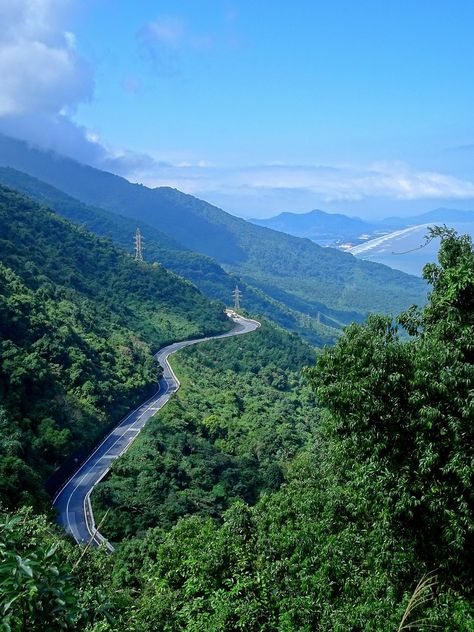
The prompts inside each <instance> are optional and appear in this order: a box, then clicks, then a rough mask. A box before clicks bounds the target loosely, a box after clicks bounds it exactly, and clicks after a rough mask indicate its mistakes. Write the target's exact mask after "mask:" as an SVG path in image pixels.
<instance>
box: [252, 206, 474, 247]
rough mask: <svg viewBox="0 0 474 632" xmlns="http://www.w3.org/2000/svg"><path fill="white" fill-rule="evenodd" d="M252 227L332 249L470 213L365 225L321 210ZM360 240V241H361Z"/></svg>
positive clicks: (472, 217)
mask: <svg viewBox="0 0 474 632" xmlns="http://www.w3.org/2000/svg"><path fill="white" fill-rule="evenodd" d="M250 221H251V222H252V223H253V224H257V225H258V226H265V227H267V228H272V229H273V230H279V231H281V232H283V233H288V234H289V235H295V236H297V237H307V238H308V239H312V240H313V241H315V242H316V243H318V244H321V245H326V244H328V245H335V244H337V243H338V242H343V241H357V242H359V241H363V240H364V238H365V239H367V236H370V237H373V236H375V235H376V234H377V233H380V232H388V231H394V230H400V229H402V228H407V227H409V226H415V225H420V224H431V223H435V222H441V223H471V222H474V211H458V210H456V209H448V208H438V209H435V210H433V211H428V212H427V213H423V214H421V215H414V216H412V217H387V218H386V219H382V220H376V221H367V220H363V219H360V218H359V217H349V216H348V215H343V214H341V213H326V212H325V211H321V210H314V211H310V212H309V213H280V214H279V215H275V216H274V217H270V218H268V219H251V220H250ZM361 238H362V239H361Z"/></svg>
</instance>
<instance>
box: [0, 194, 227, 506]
mask: <svg viewBox="0 0 474 632" xmlns="http://www.w3.org/2000/svg"><path fill="white" fill-rule="evenodd" d="M223 307H224V306H223V305H222V304H219V303H214V302H211V301H210V300H209V299H208V298H206V297H205V296H204V295H203V294H201V293H200V292H199V291H198V290H197V289H196V288H195V287H194V286H193V285H192V284H191V283H189V282H187V281H185V280H183V279H181V278H180V277H178V276H176V275H175V274H173V273H170V272H168V271H167V270H165V269H164V268H163V267H162V266H160V265H158V264H153V265H150V264H147V263H140V262H136V261H134V260H133V259H132V257H130V256H129V255H127V254H125V253H123V252H122V251H120V250H118V249H117V248H115V247H114V246H112V245H111V243H110V241H108V240H105V239H101V238H98V237H96V236H95V235H93V234H91V233H89V232H88V231H86V230H85V229H83V228H80V227H77V226H74V225H72V224H71V223H69V222H67V221H66V220H64V219H62V218H60V217H59V216H57V215H56V214H55V213H53V212H52V211H49V210H47V209H45V208H42V207H40V206H38V205H37V204H36V203H34V202H33V201H31V200H29V199H28V198H26V197H24V196H21V195H18V194H17V193H15V192H13V191H11V190H10V189H7V188H5V187H0V402H1V405H0V435H1V436H2V441H3V439H5V438H9V439H8V441H9V442H7V443H8V445H7V447H6V448H5V446H4V445H2V446H1V447H2V450H1V451H0V500H1V501H2V502H6V501H10V502H11V499H12V498H13V499H16V502H18V503H20V504H21V502H25V503H27V504H33V505H38V503H41V499H42V498H43V494H44V492H42V485H43V483H44V481H45V479H46V478H47V477H48V476H49V475H51V474H52V472H53V470H55V468H56V467H57V466H58V465H59V464H60V463H62V462H63V460H64V459H65V458H66V456H68V455H70V454H71V453H72V452H73V451H75V450H77V449H80V448H84V449H85V448H87V449H89V448H90V447H91V445H93V443H94V442H95V441H96V440H97V439H98V438H99V437H100V436H101V435H102V433H103V432H104V431H105V430H106V429H107V428H108V426H109V425H110V423H111V422H114V421H117V420H118V419H119V418H120V417H122V415H123V414H124V413H125V412H126V411H127V410H129V408H130V407H131V406H132V405H133V404H134V403H135V402H138V401H140V399H143V398H144V396H145V395H146V393H147V391H148V390H149V389H151V388H154V385H155V383H156V377H157V368H156V366H155V363H154V361H153V358H152V355H151V351H152V350H153V349H156V348H157V347H160V346H162V345H164V344H166V343H168V342H170V341H174V340H177V339H183V338H188V337H193V336H194V337H199V336H202V335H205V334H211V333H216V332H220V331H224V330H226V329H227V328H228V327H229V324H228V319H227V318H226V316H225V314H224V311H223ZM16 490H17V491H16ZM43 500H44V499H43Z"/></svg>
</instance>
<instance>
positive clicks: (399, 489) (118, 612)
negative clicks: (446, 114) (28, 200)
mask: <svg viewBox="0 0 474 632" xmlns="http://www.w3.org/2000/svg"><path fill="white" fill-rule="evenodd" d="M437 233H438V235H439V236H441V237H442V243H441V250H440V254H439V264H438V265H434V264H433V265H431V266H429V267H427V268H426V269H425V278H426V280H427V281H428V282H429V283H430V284H431V285H432V292H431V295H430V297H429V301H428V304H427V305H426V307H425V308H424V309H422V310H416V309H411V310H408V311H407V312H405V313H403V314H402V315H401V316H400V317H399V318H398V324H394V322H393V321H392V320H391V319H389V318H386V317H382V316H373V317H371V318H370V319H369V320H368V322H367V323H365V324H362V325H356V324H354V325H351V326H350V327H349V328H348V329H347V330H346V331H345V333H344V334H343V336H342V337H341V339H340V341H339V342H338V343H337V345H335V346H334V347H333V348H327V349H326V350H325V351H323V352H322V353H321V354H319V355H318V359H317V362H316V365H315V366H314V367H312V368H310V369H308V370H307V371H306V372H305V378H306V380H307V382H306V384H305V385H304V386H301V385H298V384H297V383H296V382H295V381H294V376H293V377H291V378H290V381H289V382H288V381H287V376H288V375H289V374H288V373H287V370H288V369H290V375H291V369H292V368H297V367H298V366H300V365H301V363H306V362H310V361H311V358H310V357H308V355H307V353H308V352H307V351H306V350H305V348H304V347H302V346H301V343H299V342H298V341H297V338H295V337H293V338H292V337H288V334H285V335H284V336H280V337H278V334H277V338H274V335H275V330H274V329H273V330H270V334H271V335H270V338H269V339H268V340H267V341H266V342H265V341H262V340H260V342H259V338H258V336H259V334H256V335H252V336H248V337H244V339H242V340H240V341H238V340H236V339H234V340H233V341H228V343H226V344H229V345H232V346H234V348H233V349H231V348H230V349H228V350H227V351H230V353H227V352H225V353H222V350H221V353H219V350H217V349H213V347H212V346H211V345H206V346H207V347H208V348H207V349H204V348H203V349H196V350H194V351H192V352H191V353H189V352H188V355H187V357H185V355H183V356H182V357H180V358H179V361H178V364H180V368H181V369H183V370H184V376H183V391H182V392H181V393H180V400H179V401H176V405H175V406H173V407H172V408H170V409H169V411H168V413H167V414H166V415H165V416H161V417H160V418H157V419H156V420H153V423H154V427H153V432H151V433H150V434H148V435H147V436H144V437H143V442H142V443H141V444H138V446H137V448H138V449H137V452H136V453H135V454H134V458H133V459H126V460H125V461H124V462H123V467H119V468H118V469H117V471H116V472H115V473H113V474H112V477H111V479H110V481H109V485H107V483H106V484H105V486H104V488H103V490H104V495H103V496H102V498H101V499H99V502H102V501H106V502H105V504H108V503H110V504H111V505H112V512H113V516H114V517H113V521H114V522H113V524H112V525H110V528H111V530H112V531H113V530H114V528H116V531H117V534H116V535H117V536H118V537H119V538H120V537H123V535H124V534H126V535H127V537H126V540H125V541H124V542H123V544H122V545H121V546H119V547H118V548H117V550H116V552H115V554H114V555H113V556H108V557H107V556H106V555H105V553H104V552H101V551H95V550H84V551H80V550H78V549H77V548H73V547H71V545H70V544H69V543H68V542H66V541H65V540H63V539H61V538H60V537H59V535H58V534H57V533H56V532H54V530H53V529H52V527H51V525H49V524H48V523H46V522H45V521H44V519H42V518H41V517H34V516H32V514H31V512H28V511H27V510H26V509H23V510H21V511H20V512H19V513H18V515H17V516H13V517H12V516H8V515H5V513H3V514H2V513H0V560H1V562H2V563H1V564H0V573H1V577H2V593H0V604H1V606H2V611H3V613H4V614H3V616H4V621H5V622H6V623H8V624H9V625H10V627H11V628H12V629H13V630H21V629H48V626H49V627H50V628H51V626H52V623H54V625H56V628H60V627H62V628H64V629H74V630H84V631H85V632H92V631H94V632H99V631H100V632H112V631H113V632H125V631H126V632H156V631H161V630H163V631H168V632H178V631H180V632H181V631H187V632H208V631H209V630H214V631H216V632H221V631H222V632H224V631H227V630H247V631H248V632H261V631H266V632H313V631H315V632H318V631H320V632H326V631H329V630H331V631H332V630H338V631H339V630H340V631H341V632H343V631H344V632H345V631H346V630H351V631H352V630H353V631H354V632H362V631H364V632H393V631H394V630H397V629H398V630H403V629H410V627H414V626H415V627H416V628H417V629H426V630H431V629H440V630H443V632H471V631H472V630H473V629H474V606H473V604H474V600H473V596H474V584H473V577H474V572H473V566H472V555H471V552H472V542H473V534H474V531H473V524H474V516H473V508H474V498H473V492H472V490H473V480H472V477H473V471H472V462H473V458H474V455H473V447H474V437H473V427H472V411H473V404H474V400H473V395H474V358H473V354H472V341H473V340H474V249H473V246H472V242H471V240H470V238H469V237H466V236H464V237H458V236H456V235H455V234H454V233H453V232H452V231H441V230H438V231H437ZM399 326H402V327H403V328H404V329H406V330H407V331H408V332H409V333H410V335H411V337H410V338H409V339H407V338H406V337H401V336H400V335H399V331H398V327H399ZM272 331H273V333H272ZM262 335H263V336H265V331H264V329H262ZM268 343H270V344H268ZM275 343H276V344H275ZM220 344H222V345H224V343H220ZM255 345H258V346H257V348H256V347H255ZM275 350H276V351H277V352H278V353H277V355H275ZM293 356H295V359H296V362H294V361H292V358H293ZM255 362H257V363H258V364H261V365H262V366H263V365H265V368H262V369H258V367H257V366H256V365H255ZM252 363H253V364H252ZM272 364H274V366H271V365H272ZM198 367H203V369H202V379H201V375H200V374H199V368H198ZM210 372H213V373H214V376H211V373H210ZM229 372H230V373H232V375H231V374H230V373H229ZM248 372H250V373H255V377H256V378H258V380H259V381H260V382H261V385H260V387H259V389H260V390H258V391H257V392H256V393H255V394H256V397H257V399H256V400H254V402H253V403H252V401H251V396H252V394H251V392H249V391H247V390H243V389H242V383H241V381H240V379H239V375H240V374H241V373H242V374H243V375H244V376H245V374H247V373H248ZM217 373H221V374H222V376H221V378H219V379H220V380H224V381H227V384H228V386H227V387H226V389H225V390H224V392H223V393H222V394H221V395H222V397H221V398H219V397H216V396H215V394H212V395H211V399H212V401H213V408H214V409H215V410H216V411H217V414H216V415H214V416H213V415H212V414H211V415H209V414H208V412H209V411H208V410H207V403H206V402H205V401H203V398H200V397H199V392H200V391H201V392H202V390H201V389H204V390H205V389H209V391H208V392H209V394H211V393H213V390H214V387H215V386H216V385H217V384H218V381H217V382H215V380H216V375H217ZM252 379H253V378H252V377H250V376H249V380H250V381H252ZM253 383H254V384H255V382H253ZM267 387H269V388H268V389H267ZM302 388H303V389H304V390H301V389H302ZM309 388H311V389H312V391H313V394H314V395H315V396H316V402H317V405H315V402H314V399H313V396H314V395H312V394H311V392H310V390H309ZM185 391H186V393H187V395H186V394H185ZM193 391H194V394H193ZM278 392H281V393H282V394H283V395H284V394H285V393H286V397H289V398H290V399H289V400H288V402H287V403H288V405H287V406H285V405H284V406H282V405H281V403H282V401H280V404H277V405H276V407H275V403H276V402H278V400H279V396H278V395H277V393H278ZM270 393H273V395H271V396H270ZM227 394H229V395H230V396H229V397H228V398H227V399H226V396H227ZM261 395H263V398H264V399H263V400H262V401H259V399H260V396H261ZM274 396H276V397H274ZM293 396H294V397H295V400H293V401H292V398H293ZM249 397H250V398H249ZM204 399H205V398H204ZM298 400H300V401H301V404H302V406H301V407H299V406H298V403H297V402H298ZM184 403H186V408H184V407H183V404H184ZM191 403H192V406H190V407H189V404H191ZM295 403H296V408H295V406H294V404H295ZM308 406H309V407H310V408H312V410H313V414H312V415H310V416H306V413H305V412H304V411H305V410H309V409H307V408H306V407H308ZM318 409H319V410H318ZM274 413H277V414H278V423H277V424H275V429H276V432H271V425H272V424H271V423H270V425H267V424H266V423H265V422H263V423H260V424H259V423H258V420H259V418H260V417H261V415H262V414H263V417H265V416H266V415H267V414H268V415H269V416H268V418H267V419H268V421H272V419H273V415H274ZM252 418H253V419H255V420H257V423H254V422H252V423H248V421H249V420H250V419H252ZM316 420H318V423H316V424H314V423H313V422H314V421H316ZM295 422H296V423H295ZM13 443H14V441H13ZM7 447H8V444H7ZM282 447H283V450H282V449H281V448H282ZM10 449H11V446H10ZM285 450H288V457H289V458H288V460H286V459H285ZM249 456H250V457H252V458H253V459H254V462H253V463H252V458H251V459H248V457H249ZM223 457H224V458H223ZM236 457H237V458H242V457H246V467H248V468H249V469H248V470H247V471H246V472H245V476H244V477H243V478H241V479H240V480H239V478H238V476H237V477H235V476H234V473H233V472H232V467H233V465H234V464H233V463H232V459H235V458H236ZM268 458H269V459H270V464H271V462H272V461H276V464H277V468H275V469H272V468H269V467H267V464H268ZM118 465H120V462H118ZM244 471H245V468H243V469H242V470H240V468H239V472H242V473H243V472H244ZM253 473H254V474H255V475H256V476H255V478H254V481H255V482H256V483H257V486H254V487H253V488H252V487H249V482H251V476H250V477H249V474H250V475H252V474H253ZM168 475H169V476H168ZM129 477H130V479H131V481H133V482H132V483H131V482H130V480H129ZM261 483H263V486H261V487H258V485H259V484H261ZM134 484H135V487H134ZM251 489H254V490H256V491H257V492H258V493H257V496H258V494H259V493H260V497H259V498H258V500H257V502H256V504H253V503H254V501H255V499H256V498H255V497H253V498H246V496H245V492H247V491H249V490H251ZM183 492H186V493H184V494H183ZM235 492H237V493H235ZM261 492H263V493H261ZM135 498H136V500H137V502H136V503H135V504H134V502H133V501H134V500H135ZM246 501H250V502H246ZM109 506H110V505H109ZM226 507H228V508H227V509H226ZM160 508H162V509H163V510H164V512H163V513H160ZM183 513H184V514H185V513H193V514H194V515H188V516H183ZM179 516H183V517H181V518H179ZM176 518H179V519H178V521H177V523H176V525H175V526H174V527H172V528H171V529H170V528H169V524H170V523H172V522H173V521H174V520H176ZM107 520H108V517H107V518H106V523H107ZM152 522H155V524H156V525H157V526H156V527H152V528H146V527H147V526H148V525H149V524H150V523H152ZM134 531H136V532H137V533H136V537H129V534H130V533H133V532H134ZM423 576H427V578H428V581H427V582H425V583H424V584H422V588H420V587H419V588H418V590H417V593H416V594H417V599H413V598H412V596H413V595H414V590H415V587H416V586H417V583H418V582H419V580H420V578H422V577H423ZM423 586H424V587H423ZM12 604H14V605H12ZM402 620H403V622H404V627H403V626H402V624H401V622H402ZM22 625H23V628H22V627H21V626H22ZM25 626H26V627H25ZM28 626H29V627H28ZM52 629H54V627H53V628H52Z"/></svg>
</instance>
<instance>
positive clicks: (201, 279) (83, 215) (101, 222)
mask: <svg viewBox="0 0 474 632" xmlns="http://www.w3.org/2000/svg"><path fill="white" fill-rule="evenodd" d="M0 183H2V184H4V185H5V186H8V187H10V188H12V189H15V190H16V191H19V192H21V193H23V194H24V195H27V196H29V197H31V198H32V199H34V200H35V201H37V202H38V203H40V204H45V205H46V206H48V207H50V208H52V209H53V210H54V211H56V212H57V213H58V214H59V215H61V216H63V217H65V218H66V219H69V220H70V221H72V222H74V223H77V224H80V225H82V226H85V227H86V228H87V229H88V230H90V231H92V232H94V233H96V234H98V235H100V236H105V237H109V238H110V239H112V241H113V242H114V244H116V245H117V246H119V247H121V248H123V249H124V250H126V251H129V252H131V251H132V250H133V248H134V243H133V236H134V234H135V230H136V228H137V227H138V228H140V230H141V232H142V235H143V237H144V245H143V256H144V259H145V260H146V261H150V262H159V263H161V264H163V265H164V266H165V267H166V268H167V269H169V270H172V271H173V272H176V273H177V274H179V275H180V276H182V277H184V278H186V279H188V280H190V281H192V282H193V283H194V284H195V285H196V286H197V287H198V288H199V289H200V290H201V291H202V292H203V293H204V294H206V295H207V296H209V297H210V298H212V299H216V300H219V301H222V302H223V303H225V304H230V302H231V301H232V292H233V290H234V288H235V285H236V284H238V285H239V288H240V289H241V290H242V292H243V295H244V305H245V307H246V308H247V310H249V311H251V312H252V313H258V314H264V315H266V317H267V318H270V319H271V320H273V321H274V322H276V323H278V324H279V325H281V326H283V327H286V328H287V329H290V330H292V331H296V332H298V333H301V334H303V335H304V336H305V337H307V338H308V340H309V341H310V342H311V343H313V344H316V345H319V346H322V345H323V344H324V343H326V342H331V341H334V340H335V338H336V337H337V335H338V333H339V332H338V331H337V330H336V329H334V326H333V325H334V321H332V320H330V319H329V318H330V317H331V316H332V317H337V312H334V311H330V310H326V312H327V314H328V317H329V318H328V319H327V320H326V322H325V323H322V322H320V323H312V324H311V325H310V326H308V324H307V322H306V318H305V316H306V313H305V314H303V313H302V312H300V311H298V310H297V309H296V308H293V309H290V308H289V307H287V306H286V305H284V304H283V303H282V302H279V301H277V300H276V299H274V298H270V297H269V296H267V295H266V294H265V293H264V292H263V291H262V290H258V289H256V288H254V287H252V286H251V285H249V284H247V283H245V281H243V280H242V279H241V278H240V277H239V276H236V275H232V274H229V273H227V272H226V271H225V270H224V269H223V268H222V267H221V266H220V265H219V264H218V263H217V262H216V261H214V260H213V259H211V258H210V257H208V256H207V255H202V254H199V253H197V252H193V251H192V250H189V249H188V248H185V247H184V246H182V245H181V244H179V243H178V242H177V241H176V240H174V239H173V238H171V237H170V236H169V235H166V234H164V233H162V232H160V231H159V230H157V229H156V228H153V227H152V226H150V225H148V224H146V223H144V222H141V221H135V220H133V219H130V218H128V217H123V216H122V215H118V214H117V213H112V212H110V211H106V210H104V209H101V208H98V207H93V206H89V205H86V204H84V203H82V202H80V201H78V200H76V199H74V198H72V197H71V196H69V195H67V194H66V193H63V192H62V191H59V190H58V189H56V188H55V187H52V186H51V185H48V184H46V183H44V182H41V181H40V180H38V179H37V178H34V177H32V176H29V175H27V174H25V173H22V172H20V171H17V170H16V169H12V168H11V167H0ZM354 317H355V318H357V317H358V315H357V314H354ZM331 325H332V326H331Z"/></svg>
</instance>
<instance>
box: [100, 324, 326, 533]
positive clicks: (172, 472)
mask: <svg viewBox="0 0 474 632" xmlns="http://www.w3.org/2000/svg"><path fill="white" fill-rule="evenodd" d="M312 361H313V357H312V353H311V352H310V350H309V348H307V347H306V346H305V345H303V344H302V343H301V342H300V340H299V339H298V338H297V337H296V336H294V335H289V334H287V333H285V332H284V331H282V330H278V329H275V328H274V327H273V326H271V325H269V324H267V323H264V324H263V326H262V328H261V329H259V330H258V331H257V332H255V333H253V334H251V335H247V336H244V337H237V338H233V339H228V340H222V341H213V342H210V343H207V344H205V345H204V344H201V345H199V346H197V347H194V348H188V349H186V350H184V351H182V352H180V353H179V354H178V356H177V357H176V358H173V360H172V363H173V367H174V369H175V371H176V372H177V374H178V375H179V379H180V381H181V383H182V389H181V390H180V391H179V392H178V394H177V395H176V396H175V397H174V398H173V400H172V401H171V402H170V403H169V404H168V405H167V406H166V407H165V408H164V409H163V410H162V411H161V412H160V413H158V414H157V415H156V416H155V417H154V418H153V419H152V420H150V422H149V423H148V424H147V426H146V427H145V429H144V431H143V432H142V433H141V435H140V437H139V438H138V439H137V440H136V441H135V442H134V444H133V446H132V447H131V449H130V450H129V451H128V452H127V454H126V455H124V457H123V458H121V459H119V460H118V461H117V462H115V464H114V465H113V467H112V471H111V474H110V475H109V476H108V478H107V480H106V481H105V482H102V483H100V484H99V485H98V487H97V488H96V489H95V490H94V494H93V495H92V501H93V505H94V508H95V509H96V510H97V509H99V508H100V509H101V510H105V509H111V512H110V513H109V515H108V518H107V524H106V525H105V527H104V528H103V532H104V534H106V535H107V536H108V537H109V538H110V539H112V540H116V539H117V538H119V539H121V538H123V537H129V536H131V535H134V534H136V533H137V532H139V531H142V530H143V529H146V528H149V527H156V526H160V527H163V528H169V527H171V526H172V525H173V524H174V523H175V522H176V520H177V519H178V518H179V517H180V516H183V515H188V514H192V513H199V514H200V515H206V516H213V517H214V518H218V517H219V516H220V515H221V514H222V512H223V510H225V509H226V508H227V507H229V506H230V505H231V504H232V503H233V502H235V501H236V500H238V499H242V500H245V501H246V502H248V503H254V502H255V501H256V500H257V498H258V496H259V494H260V493H261V492H262V491H264V490H267V491H268V490H273V489H277V488H278V487H279V486H280V484H281V482H282V480H283V476H284V470H285V468H286V466H287V465H288V463H289V461H290V460H291V459H292V458H293V457H294V456H295V454H297V453H298V452H300V451H301V449H302V448H303V447H304V446H307V445H308V444H309V443H310V442H311V441H312V438H313V437H314V433H315V431H316V427H317V425H318V420H319V417H318V414H317V411H316V409H315V406H314V401H313V397H312V395H311V392H310V390H309V389H308V387H303V386H302V385H301V383H300V379H301V378H300V375H299V372H300V369H301V367H302V366H303V365H304V364H308V363H311V362H312ZM100 515H101V513H100V512H99V511H96V518H97V519H98V520H99V519H100Z"/></svg>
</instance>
